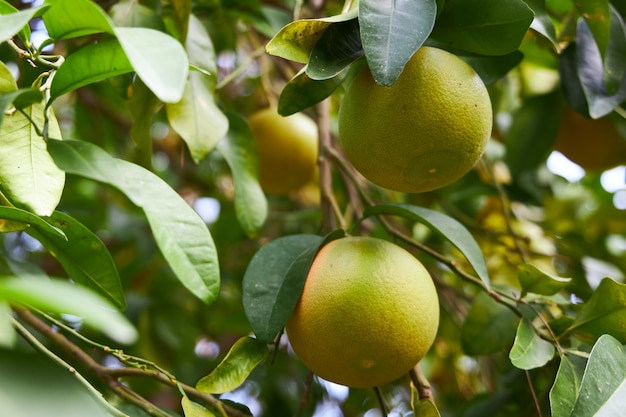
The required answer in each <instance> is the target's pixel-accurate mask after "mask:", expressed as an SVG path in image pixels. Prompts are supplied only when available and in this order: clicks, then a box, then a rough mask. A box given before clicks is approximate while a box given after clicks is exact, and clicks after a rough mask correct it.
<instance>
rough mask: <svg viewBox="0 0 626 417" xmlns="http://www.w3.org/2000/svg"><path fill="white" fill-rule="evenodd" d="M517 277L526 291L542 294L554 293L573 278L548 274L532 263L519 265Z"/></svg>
mask: <svg viewBox="0 0 626 417" xmlns="http://www.w3.org/2000/svg"><path fill="white" fill-rule="evenodd" d="M517 278H518V279H519V282H520V284H521V285H522V289H523V290H524V292H532V293H535V294H540V295H554V294H556V293H557V292H559V291H561V290H562V289H563V288H564V287H565V286H566V285H567V284H568V283H569V282H570V281H571V280H572V279H571V278H562V277H557V276H554V275H550V274H547V273H545V272H544V271H542V270H540V269H539V268H537V267H536V266H534V265H532V264H522V265H519V266H518V267H517Z"/></svg>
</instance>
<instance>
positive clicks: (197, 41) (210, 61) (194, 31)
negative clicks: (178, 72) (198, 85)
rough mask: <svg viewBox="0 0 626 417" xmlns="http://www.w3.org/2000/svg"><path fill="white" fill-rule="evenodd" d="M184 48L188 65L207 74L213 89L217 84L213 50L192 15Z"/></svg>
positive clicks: (208, 37)
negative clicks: (187, 57)
mask: <svg viewBox="0 0 626 417" xmlns="http://www.w3.org/2000/svg"><path fill="white" fill-rule="evenodd" d="M185 48H186V49H187V55H188V56H189V63H190V64H191V65H193V66H195V67H197V68H200V69H202V70H203V71H204V72H206V73H208V74H209V76H210V77H211V81H212V82H213V83H214V84H212V85H211V88H215V83H217V63H216V57H215V48H214V46H213V42H212V41H211V37H210V36H209V33H208V32H207V31H206V29H205V28H204V25H203V24H202V22H201V21H200V20H199V19H198V18H197V17H195V16H194V15H191V16H190V17H189V28H188V32H187V40H186V42H185Z"/></svg>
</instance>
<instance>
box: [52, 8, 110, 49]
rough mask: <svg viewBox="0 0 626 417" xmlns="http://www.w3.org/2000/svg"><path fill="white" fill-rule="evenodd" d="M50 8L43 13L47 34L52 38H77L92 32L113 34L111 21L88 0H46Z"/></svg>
mask: <svg viewBox="0 0 626 417" xmlns="http://www.w3.org/2000/svg"><path fill="white" fill-rule="evenodd" d="M45 4H46V5H49V6H50V8H49V9H48V10H47V11H46V13H44V15H43V22H44V24H45V25H46V30H47V31H48V35H49V36H50V37H51V38H52V39H54V40H61V39H69V38H77V37H79V36H85V35H91V34H94V33H103V32H104V33H110V34H113V22H112V21H111V19H110V18H109V16H108V15H107V14H106V13H105V12H104V10H102V9H101V8H100V7H98V5H97V4H96V3H95V2H93V1H89V0H46V2H45Z"/></svg>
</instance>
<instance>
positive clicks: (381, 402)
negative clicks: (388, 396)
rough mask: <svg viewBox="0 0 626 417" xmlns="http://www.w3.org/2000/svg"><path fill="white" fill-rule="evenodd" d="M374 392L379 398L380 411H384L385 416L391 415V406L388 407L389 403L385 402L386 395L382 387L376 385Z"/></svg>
mask: <svg viewBox="0 0 626 417" xmlns="http://www.w3.org/2000/svg"><path fill="white" fill-rule="evenodd" d="M374 392H375V393H376V399H377V400H378V405H379V406H380V411H382V413H383V416H387V415H389V408H388V407H387V403H385V397H383V392H382V391H381V390H380V387H374Z"/></svg>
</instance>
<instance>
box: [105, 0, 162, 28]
mask: <svg viewBox="0 0 626 417" xmlns="http://www.w3.org/2000/svg"><path fill="white" fill-rule="evenodd" d="M109 15H110V16H111V19H112V20H113V23H114V24H115V26H123V27H142V28H150V29H156V30H160V31H165V25H164V24H163V20H162V19H161V17H160V16H159V15H158V14H157V12H156V10H153V9H151V8H150V7H148V6H145V5H143V4H140V3H138V2H136V1H134V0H121V1H119V2H116V3H115V4H114V5H113V6H111V8H110V9H109Z"/></svg>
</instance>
